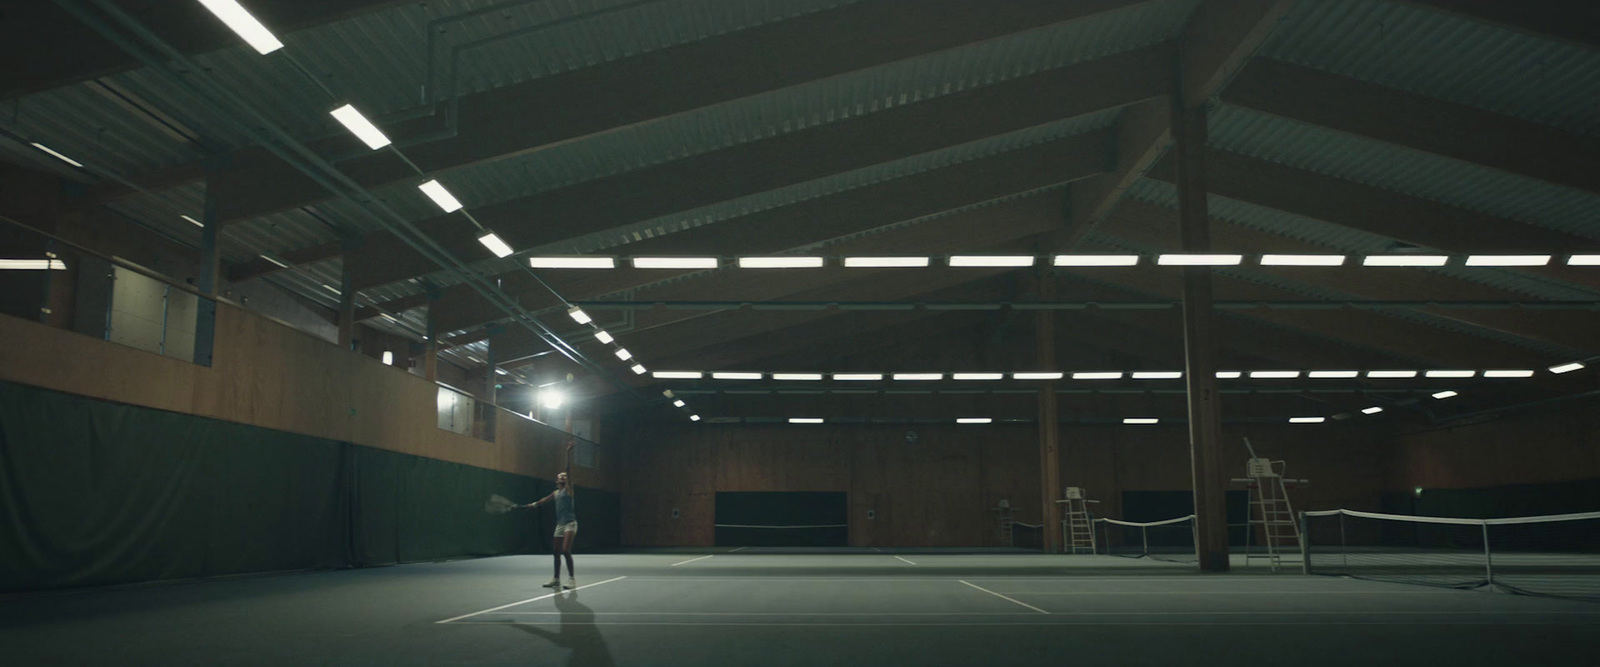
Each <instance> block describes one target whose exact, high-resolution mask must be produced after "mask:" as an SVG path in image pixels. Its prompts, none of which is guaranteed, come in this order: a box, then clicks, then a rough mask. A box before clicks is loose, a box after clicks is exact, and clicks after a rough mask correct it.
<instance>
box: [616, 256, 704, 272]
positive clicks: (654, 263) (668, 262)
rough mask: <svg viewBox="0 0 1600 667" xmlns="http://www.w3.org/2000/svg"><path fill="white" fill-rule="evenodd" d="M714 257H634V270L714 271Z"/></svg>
mask: <svg viewBox="0 0 1600 667" xmlns="http://www.w3.org/2000/svg"><path fill="white" fill-rule="evenodd" d="M717 266H718V261H717V258H715V257H635V258H633V268H635V269H715V268H717Z"/></svg>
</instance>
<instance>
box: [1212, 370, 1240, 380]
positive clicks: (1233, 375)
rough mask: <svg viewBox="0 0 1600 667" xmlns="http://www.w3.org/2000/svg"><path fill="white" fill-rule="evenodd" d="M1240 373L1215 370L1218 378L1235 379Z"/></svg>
mask: <svg viewBox="0 0 1600 667" xmlns="http://www.w3.org/2000/svg"><path fill="white" fill-rule="evenodd" d="M1242 375H1244V373H1240V372H1239V371H1217V379H1218V380H1237V379H1239V377H1240V376H1242Z"/></svg>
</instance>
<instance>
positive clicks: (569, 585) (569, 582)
mask: <svg viewBox="0 0 1600 667" xmlns="http://www.w3.org/2000/svg"><path fill="white" fill-rule="evenodd" d="M577 587H578V580H577V578H572V579H568V580H567V590H569V591H570V590H572V589H574V588H577Z"/></svg>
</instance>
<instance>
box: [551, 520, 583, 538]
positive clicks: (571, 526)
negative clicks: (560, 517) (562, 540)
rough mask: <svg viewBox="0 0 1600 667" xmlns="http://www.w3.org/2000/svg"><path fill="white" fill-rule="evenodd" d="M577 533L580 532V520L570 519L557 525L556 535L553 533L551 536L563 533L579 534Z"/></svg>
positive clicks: (559, 535) (558, 535)
mask: <svg viewBox="0 0 1600 667" xmlns="http://www.w3.org/2000/svg"><path fill="white" fill-rule="evenodd" d="M577 534H578V522H576V521H569V522H567V523H563V524H560V525H558V526H556V533H555V535H552V536H551V537H561V536H562V535H577Z"/></svg>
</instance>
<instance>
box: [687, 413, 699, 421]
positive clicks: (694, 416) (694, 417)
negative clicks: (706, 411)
mask: <svg viewBox="0 0 1600 667" xmlns="http://www.w3.org/2000/svg"><path fill="white" fill-rule="evenodd" d="M689 421H692V422H697V421H700V415H689Z"/></svg>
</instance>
